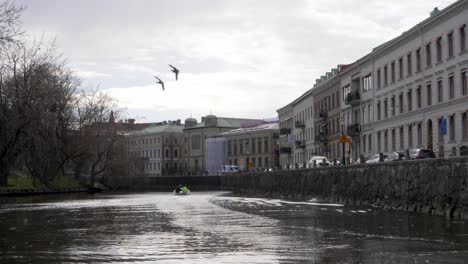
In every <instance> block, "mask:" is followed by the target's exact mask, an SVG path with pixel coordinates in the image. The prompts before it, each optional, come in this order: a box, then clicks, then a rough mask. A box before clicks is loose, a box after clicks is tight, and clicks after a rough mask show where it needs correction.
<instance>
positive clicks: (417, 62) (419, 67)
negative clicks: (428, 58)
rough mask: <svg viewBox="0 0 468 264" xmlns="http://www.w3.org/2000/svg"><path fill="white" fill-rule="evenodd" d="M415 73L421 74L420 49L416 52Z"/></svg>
mask: <svg viewBox="0 0 468 264" xmlns="http://www.w3.org/2000/svg"><path fill="white" fill-rule="evenodd" d="M416 72H421V48H419V49H417V50H416Z"/></svg>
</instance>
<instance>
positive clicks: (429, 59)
mask: <svg viewBox="0 0 468 264" xmlns="http://www.w3.org/2000/svg"><path fill="white" fill-rule="evenodd" d="M431 65H432V52H431V43H429V44H427V45H426V67H427V68H429V67H431Z"/></svg>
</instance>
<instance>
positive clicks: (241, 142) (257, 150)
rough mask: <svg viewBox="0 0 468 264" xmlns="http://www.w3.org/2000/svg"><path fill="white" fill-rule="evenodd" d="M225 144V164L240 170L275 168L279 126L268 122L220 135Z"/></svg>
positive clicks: (277, 162) (276, 165)
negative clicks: (237, 167)
mask: <svg viewBox="0 0 468 264" xmlns="http://www.w3.org/2000/svg"><path fill="white" fill-rule="evenodd" d="M219 137H223V138H224V139H225V142H226V144H227V148H226V149H227V158H226V160H227V164H229V165H236V166H239V167H240V168H241V169H249V170H254V171H263V170H264V169H266V168H277V167H278V166H279V160H278V153H279V152H278V144H277V140H278V139H279V124H278V122H269V123H264V124H260V125H252V126H246V127H242V128H238V129H234V130H231V131H228V132H224V133H221V134H220V135H219Z"/></svg>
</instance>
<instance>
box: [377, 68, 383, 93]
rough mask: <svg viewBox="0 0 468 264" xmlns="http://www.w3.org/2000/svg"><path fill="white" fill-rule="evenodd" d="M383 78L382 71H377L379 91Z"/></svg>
mask: <svg viewBox="0 0 468 264" xmlns="http://www.w3.org/2000/svg"><path fill="white" fill-rule="evenodd" d="M381 81H382V80H381V76H380V69H377V89H380V88H382V82H381Z"/></svg>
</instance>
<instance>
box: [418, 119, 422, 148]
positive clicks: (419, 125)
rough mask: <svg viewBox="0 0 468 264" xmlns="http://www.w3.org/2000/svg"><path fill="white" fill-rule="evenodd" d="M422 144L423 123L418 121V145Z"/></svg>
mask: <svg viewBox="0 0 468 264" xmlns="http://www.w3.org/2000/svg"><path fill="white" fill-rule="evenodd" d="M421 145H422V124H421V123H418V146H421Z"/></svg>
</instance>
